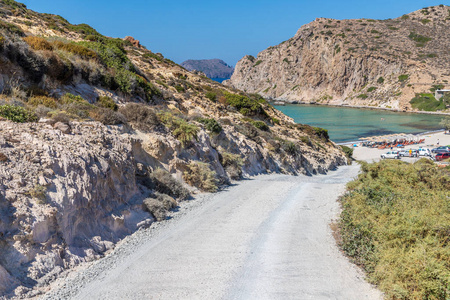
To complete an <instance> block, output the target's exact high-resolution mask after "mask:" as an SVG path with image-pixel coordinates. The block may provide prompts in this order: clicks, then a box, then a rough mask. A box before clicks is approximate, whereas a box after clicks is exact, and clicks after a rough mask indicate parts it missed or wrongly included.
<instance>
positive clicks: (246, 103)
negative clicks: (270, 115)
mask: <svg viewBox="0 0 450 300" xmlns="http://www.w3.org/2000/svg"><path fill="white" fill-rule="evenodd" d="M224 97H225V99H226V103H227V104H228V105H230V106H232V107H234V108H236V109H237V110H238V111H239V112H240V113H241V114H243V115H244V116H253V115H258V114H259V115H264V116H266V115H267V114H266V112H265V111H264V109H263V108H262V106H261V104H260V103H259V100H256V99H252V98H250V97H247V96H243V95H238V94H232V93H229V92H224Z"/></svg>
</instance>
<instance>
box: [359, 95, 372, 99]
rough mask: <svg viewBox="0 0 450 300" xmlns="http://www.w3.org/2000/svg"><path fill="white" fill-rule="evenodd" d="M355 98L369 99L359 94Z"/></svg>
mask: <svg viewBox="0 0 450 300" xmlns="http://www.w3.org/2000/svg"><path fill="white" fill-rule="evenodd" d="M356 97H357V98H360V99H367V98H369V96H367V94H359V95H358V96H356Z"/></svg>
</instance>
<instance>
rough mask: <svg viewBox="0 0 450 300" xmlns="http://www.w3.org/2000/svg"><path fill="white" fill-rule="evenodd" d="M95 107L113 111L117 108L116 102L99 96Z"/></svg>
mask: <svg viewBox="0 0 450 300" xmlns="http://www.w3.org/2000/svg"><path fill="white" fill-rule="evenodd" d="M97 106H100V107H103V108H109V109H112V110H114V111H116V110H117V108H118V106H117V104H116V102H114V100H113V99H112V98H110V97H107V96H101V97H99V98H98V100H97Z"/></svg>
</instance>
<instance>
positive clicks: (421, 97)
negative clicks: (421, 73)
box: [409, 93, 446, 111]
mask: <svg viewBox="0 0 450 300" xmlns="http://www.w3.org/2000/svg"><path fill="white" fill-rule="evenodd" d="M409 103H411V106H412V107H413V108H416V109H418V110H424V111H437V110H442V109H445V108H446V106H445V103H444V102H443V101H442V99H440V100H439V101H438V100H436V98H434V95H433V94H426V93H424V94H416V96H415V97H414V98H412V99H411V101H410V102H409Z"/></svg>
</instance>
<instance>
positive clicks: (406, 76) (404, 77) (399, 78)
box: [398, 74, 409, 82]
mask: <svg viewBox="0 0 450 300" xmlns="http://www.w3.org/2000/svg"><path fill="white" fill-rule="evenodd" d="M408 78H409V75H408V74H402V75H400V76H398V81H400V82H403V81H406V80H408Z"/></svg>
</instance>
